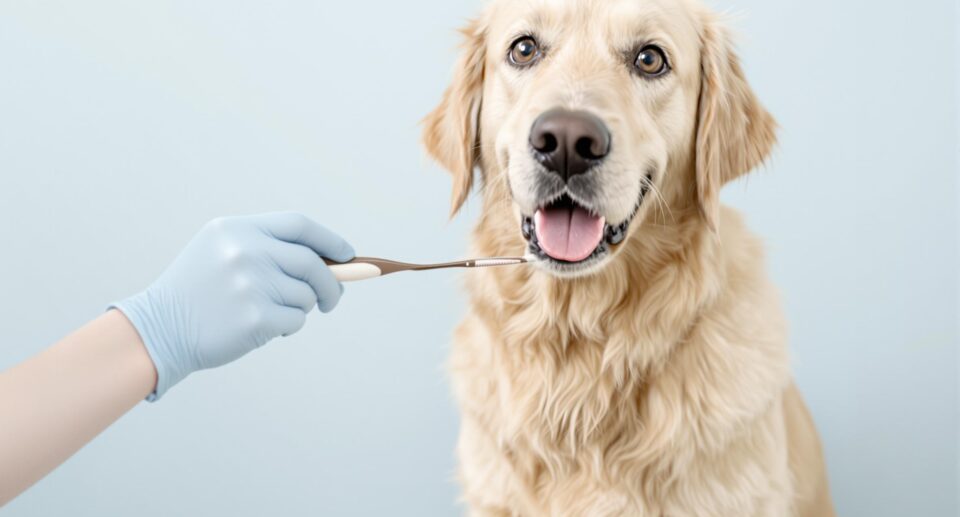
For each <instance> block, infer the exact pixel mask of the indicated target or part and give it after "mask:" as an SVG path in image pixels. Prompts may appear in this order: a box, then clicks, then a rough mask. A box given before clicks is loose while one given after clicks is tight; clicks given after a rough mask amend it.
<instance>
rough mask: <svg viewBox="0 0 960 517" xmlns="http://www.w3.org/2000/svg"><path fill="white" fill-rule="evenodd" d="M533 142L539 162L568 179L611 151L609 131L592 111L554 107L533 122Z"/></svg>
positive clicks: (531, 142)
mask: <svg viewBox="0 0 960 517" xmlns="http://www.w3.org/2000/svg"><path fill="white" fill-rule="evenodd" d="M530 146H531V147H532V148H533V156H534V158H536V159H537V161H538V162H540V163H541V164H543V166H544V167H546V168H547V169H548V170H549V171H551V172H554V173H556V174H559V175H560V177H562V178H563V179H564V181H566V180H567V179H569V178H570V177H571V176H574V175H576V174H583V173H584V172H587V171H588V170H589V169H590V167H592V166H593V165H595V164H597V163H599V162H600V161H601V160H603V158H604V157H605V156H606V155H607V154H609V153H610V131H608V130H607V126H606V124H604V123H603V121H602V120H600V118H599V117H597V116H596V115H594V114H592V113H588V112H586V111H570V110H565V109H563V108H554V109H552V110H550V111H547V112H545V113H544V114H542V115H540V116H539V117H537V120H535V121H534V122H533V127H532V128H530Z"/></svg>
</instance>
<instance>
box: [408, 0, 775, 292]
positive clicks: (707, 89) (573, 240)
mask: <svg viewBox="0 0 960 517" xmlns="http://www.w3.org/2000/svg"><path fill="white" fill-rule="evenodd" d="M464 32H465V34H466V36H467V39H468V41H467V51H466V53H465V55H464V57H463V59H462V61H461V63H460V68H459V70H458V75H457V77H456V78H455V80H454V84H453V85H452V86H451V87H450V89H449V90H448V92H447V95H446V96H445V98H444V101H443V103H441V105H440V107H438V108H437V110H435V111H434V112H433V113H432V114H431V115H430V116H429V117H428V119H427V127H426V131H425V142H426V144H427V148H428V150H429V151H430V152H431V153H432V154H433V155H434V156H435V157H437V158H438V159H439V160H440V161H441V163H443V164H444V165H445V166H447V168H449V169H450V170H452V171H453V172H454V174H455V175H456V176H457V180H458V181H457V183H456V185H455V191H454V208H455V209H456V208H457V207H459V204H460V203H462V202H463V199H464V198H465V196H466V194H467V191H468V190H469V187H470V182H471V172H472V169H473V167H474V165H476V164H481V165H482V167H483V170H484V173H485V177H484V181H485V183H488V184H495V183H496V182H502V184H503V185H504V186H505V187H506V188H505V189H502V191H503V192H506V195H508V196H509V197H510V201H511V203H510V205H512V207H513V208H512V210H513V217H514V218H515V223H516V229H517V231H518V232H519V233H520V234H522V236H523V238H524V239H525V241H526V243H527V247H528V250H529V252H531V253H534V254H535V255H537V256H538V257H539V258H540V259H541V260H540V264H541V265H542V266H544V267H545V268H546V269H547V270H548V271H550V272H551V273H553V274H555V275H558V276H577V275H584V274H589V273H591V272H593V271H596V270H598V269H600V268H602V267H603V266H604V265H605V264H606V263H608V262H609V261H611V260H615V257H616V254H617V251H618V250H619V249H620V248H621V247H622V246H623V245H624V243H625V242H627V241H628V240H629V239H631V238H632V237H633V236H634V234H635V233H636V232H635V231H634V230H635V228H636V227H638V226H640V225H641V224H642V221H643V220H644V218H645V217H647V216H648V215H649V214H650V213H651V211H652V209H656V208H655V207H654V205H657V204H659V205H660V207H659V208H660V209H661V210H667V211H669V210H670V209H671V207H670V206H669V204H670V203H674V202H676V200H677V199H680V198H682V197H683V196H684V195H688V196H689V197H695V198H696V199H694V200H693V202H695V203H697V204H699V205H700V208H701V214H702V215H703V216H704V220H705V222H706V223H707V224H711V225H714V224H716V220H715V219H716V204H717V200H716V195H717V190H719V186H720V185H722V183H723V182H725V181H728V180H729V179H732V178H733V177H735V176H737V175H739V174H741V173H743V172H746V170H748V169H749V168H752V167H753V166H754V165H755V164H756V163H757V162H759V161H760V160H762V158H763V157H764V156H765V155H766V153H767V152H768V150H769V148H770V146H771V145H772V143H773V125H774V123H773V121H772V119H771V118H770V117H769V115H768V114H767V113H766V112H765V111H764V110H763V109H762V108H761V107H760V106H759V104H758V103H757V102H756V99H755V98H754V96H753V94H752V92H751V91H750V89H749V87H748V86H747V85H746V82H745V81H744V79H743V75H742V73H741V72H740V69H739V66H738V65H737V62H736V58H735V56H733V54H732V52H731V51H730V49H729V45H728V44H727V43H726V40H725V38H724V35H723V33H722V30H720V29H719V28H718V27H717V26H715V25H714V22H713V18H712V15H709V13H707V11H705V10H704V9H703V8H702V7H700V6H699V5H697V4H694V3H692V2H691V1H688V0H605V1H596V0H536V1H528V2H515V1H510V0H501V1H496V2H494V3H493V4H491V5H490V7H489V8H488V9H487V10H486V11H485V13H484V14H483V16H482V17H481V18H480V19H479V20H478V21H477V22H475V23H474V24H473V25H472V26H471V27H469V28H468V29H467V30H465V31H464ZM478 149H479V150H478ZM724 154H726V155H724ZM691 171H693V172H691ZM664 193H667V195H664ZM664 205H666V206H664ZM498 206H502V207H506V206H508V205H507V204H505V203H504V204H500V205H498ZM503 209H506V208H503Z"/></svg>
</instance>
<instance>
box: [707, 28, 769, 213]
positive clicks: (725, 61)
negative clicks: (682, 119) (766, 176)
mask: <svg viewBox="0 0 960 517" xmlns="http://www.w3.org/2000/svg"><path fill="white" fill-rule="evenodd" d="M713 17H714V15H710V18H709V19H708V20H707V21H706V23H705V24H704V30H703V33H702V34H701V39H702V41H701V45H702V46H701V49H702V50H701V56H700V66H701V72H700V73H701V79H700V81H701V82H700V106H699V113H698V121H697V143H696V145H697V155H696V160H697V162H696V163H697V165H696V169H697V170H696V174H697V201H698V203H699V206H700V213H701V215H702V216H703V218H704V220H705V221H706V223H707V225H708V226H709V227H710V228H711V229H713V230H714V231H716V230H717V229H718V224H719V221H718V219H719V217H720V199H719V198H720V188H721V187H723V185H724V184H725V183H727V182H728V181H730V180H732V179H734V178H737V177H738V176H740V175H742V174H745V173H746V172H748V171H749V170H751V169H753V168H754V167H756V166H757V165H759V164H760V163H761V162H763V160H764V159H765V158H766V157H767V156H768V155H769V154H770V150H771V148H772V147H773V145H774V143H776V129H777V123H776V121H774V119H773V117H772V116H771V115H770V114H769V113H768V112H767V110H766V109H764V108H763V106H761V105H760V101H758V100H757V97H756V95H755V94H754V93H753V90H752V89H751V88H750V85H749V84H747V80H746V77H744V74H743V70H742V69H741V68H740V60H739V58H738V57H737V55H736V53H735V51H734V49H733V43H732V42H731V40H730V36H729V34H728V33H727V31H726V29H724V28H723V27H722V26H721V24H720V23H719V21H718V20H715V19H714V18H713Z"/></svg>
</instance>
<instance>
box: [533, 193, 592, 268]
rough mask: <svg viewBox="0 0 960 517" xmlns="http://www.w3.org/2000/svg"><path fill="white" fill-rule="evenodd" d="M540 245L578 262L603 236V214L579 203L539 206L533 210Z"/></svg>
mask: <svg viewBox="0 0 960 517" xmlns="http://www.w3.org/2000/svg"><path fill="white" fill-rule="evenodd" d="M534 219H535V222H536V228H537V240H538V241H539V242H540V247H541V248H542V249H543V251H545V252H546V253H547V255H550V256H551V257H553V258H555V259H557V260H564V261H567V262H578V261H581V260H583V259H585V258H587V257H589V256H590V254H591V253H593V250H595V249H596V248H597V246H598V245H599V244H600V239H602V238H603V223H604V220H603V217H600V216H598V215H591V214H590V212H587V211H586V210H584V209H583V208H581V207H579V206H557V207H550V208H541V209H540V210H537V213H536V214H534Z"/></svg>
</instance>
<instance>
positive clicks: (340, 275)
mask: <svg viewBox="0 0 960 517" xmlns="http://www.w3.org/2000/svg"><path fill="white" fill-rule="evenodd" d="M329 267H330V271H333V276H335V277H337V280H339V281H341V282H356V281H358V280H366V279H368V278H375V277H378V276H380V275H381V274H383V272H382V271H380V268H378V267H377V266H374V265H373V264H368V263H366V262H354V263H351V264H334V265H332V266H329Z"/></svg>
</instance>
